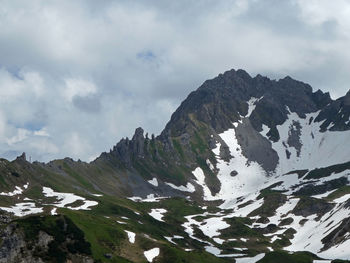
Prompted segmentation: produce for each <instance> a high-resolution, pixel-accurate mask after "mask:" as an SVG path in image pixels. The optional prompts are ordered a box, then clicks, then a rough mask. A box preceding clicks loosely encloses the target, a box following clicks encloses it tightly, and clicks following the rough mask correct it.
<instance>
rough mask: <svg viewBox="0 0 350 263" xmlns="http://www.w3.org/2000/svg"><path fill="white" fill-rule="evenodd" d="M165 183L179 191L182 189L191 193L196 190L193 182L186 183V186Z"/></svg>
mask: <svg viewBox="0 0 350 263" xmlns="http://www.w3.org/2000/svg"><path fill="white" fill-rule="evenodd" d="M165 184H167V185H169V186H170V187H171V188H173V189H176V190H179V191H183V192H190V193H193V192H194V191H195V190H196V189H195V188H194V186H193V184H191V183H187V185H186V186H183V185H180V186H177V185H174V184H172V183H165Z"/></svg>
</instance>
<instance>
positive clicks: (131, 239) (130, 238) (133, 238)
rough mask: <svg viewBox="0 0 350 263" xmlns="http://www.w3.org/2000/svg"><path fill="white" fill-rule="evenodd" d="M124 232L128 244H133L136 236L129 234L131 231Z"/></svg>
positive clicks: (132, 233)
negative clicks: (126, 235)
mask: <svg viewBox="0 0 350 263" xmlns="http://www.w3.org/2000/svg"><path fill="white" fill-rule="evenodd" d="M124 231H125V232H126V233H127V234H128V238H129V242H130V243H132V244H134V243H135V237H136V234H135V233H134V232H131V231H128V230H124Z"/></svg>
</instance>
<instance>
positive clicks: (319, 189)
mask: <svg viewBox="0 0 350 263" xmlns="http://www.w3.org/2000/svg"><path fill="white" fill-rule="evenodd" d="M348 183H349V181H348V179H347V178H346V177H341V178H337V179H333V180H330V181H326V182H324V183H323V184H319V185H314V184H313V183H311V184H308V185H305V186H303V187H302V188H300V189H299V190H298V191H295V192H294V193H293V194H294V195H306V196H311V195H319V194H323V193H326V192H328V191H331V190H334V189H337V188H340V187H342V186H344V185H347V184H348Z"/></svg>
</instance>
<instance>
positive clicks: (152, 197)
mask: <svg viewBox="0 0 350 263" xmlns="http://www.w3.org/2000/svg"><path fill="white" fill-rule="evenodd" d="M166 198H168V197H165V196H163V197H160V196H159V197H157V196H155V195H154V194H149V195H147V197H146V198H142V197H139V196H133V197H127V199H129V200H131V201H133V202H146V203H150V202H159V201H160V200H162V199H166Z"/></svg>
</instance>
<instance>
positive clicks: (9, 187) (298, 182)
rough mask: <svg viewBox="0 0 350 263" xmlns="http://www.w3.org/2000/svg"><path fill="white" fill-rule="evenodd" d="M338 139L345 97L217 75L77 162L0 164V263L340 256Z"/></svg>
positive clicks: (344, 209) (347, 115)
mask: <svg viewBox="0 0 350 263" xmlns="http://www.w3.org/2000/svg"><path fill="white" fill-rule="evenodd" d="M349 142H350V91H349V92H348V93H347V94H346V95H345V96H344V97H341V98H339V99H337V100H332V99H331V98H330V96H329V94H328V93H323V92H322V91H320V90H318V91H316V92H313V90H312V88H311V87H310V86H309V85H308V84H305V83H303V82H300V81H296V80H294V79H292V78H290V77H286V78H284V79H280V80H278V81H276V80H271V79H269V78H267V77H263V76H261V75H257V76H256V77H251V76H250V75H249V74H248V73H247V72H245V71H243V70H237V71H236V70H230V71H227V72H225V73H224V74H220V75H219V76H218V77H216V78H214V79H212V80H208V81H205V82H204V83H203V85H202V86H201V87H199V88H198V89H197V90H196V91H194V92H192V93H191V94H190V95H189V96H188V97H187V98H186V100H185V101H184V102H183V103H182V104H181V105H180V107H179V108H178V109H177V110H176V111H175V112H174V114H173V115H172V117H171V120H170V121H169V122H168V124H167V125H166V127H165V129H164V130H163V131H162V133H161V134H160V135H159V136H157V137H155V136H154V135H152V136H151V137H150V138H149V136H148V135H146V136H145V135H144V131H143V130H142V129H141V128H138V129H136V131H135V134H134V136H133V137H132V139H128V138H125V139H122V140H121V141H120V142H119V143H117V144H116V145H115V146H114V147H113V149H111V151H110V152H108V153H102V154H101V156H100V157H99V158H97V159H96V160H95V161H93V162H91V163H84V162H80V161H78V162H74V161H73V160H71V159H69V158H66V159H63V160H55V161H52V162H50V163H47V164H43V163H37V162H36V163H29V162H27V161H26V160H25V156H21V157H19V158H17V159H16V160H15V161H13V162H8V161H7V160H1V163H0V191H2V192H1V193H0V200H1V201H0V213H2V214H1V218H2V219H1V223H2V225H3V227H2V229H3V230H2V233H1V238H2V240H3V243H2V245H1V247H0V262H18V260H24V262H38V260H39V259H40V260H42V261H44V262H45V261H46V260H47V261H50V260H52V261H53V262H66V260H72V261H73V262H74V261H75V262H93V260H95V261H98V260H99V261H101V262H146V261H148V262H281V261H282V260H287V261H289V262H331V260H336V259H342V260H350V249H349V248H350V185H349V184H350V183H349V180H350V147H349V146H350V144H349ZM38 215H39V216H38ZM62 225H68V226H70V228H71V229H70V230H67V228H63V230H62V227H61V226H62ZM32 226H35V227H32ZM27 227H29V228H33V229H32V230H31V231H29V232H30V233H28V229H27ZM61 232H62V233H63V234H60V233H61ZM14 237H15V238H14ZM38 251H39V252H38ZM55 253H58V254H59V255H60V257H61V259H62V261H55V260H56V259H55V258H56V256H55V255H56V254H55ZM323 259H325V260H323ZM35 260H37V261H35ZM39 262H40V261H39ZM50 262H51V261H50ZM334 262H340V261H334Z"/></svg>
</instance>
